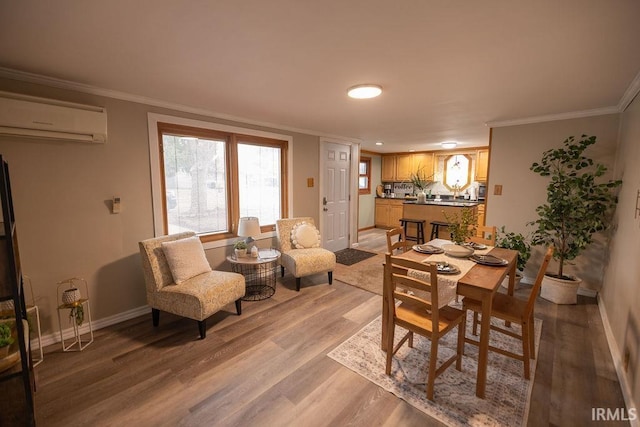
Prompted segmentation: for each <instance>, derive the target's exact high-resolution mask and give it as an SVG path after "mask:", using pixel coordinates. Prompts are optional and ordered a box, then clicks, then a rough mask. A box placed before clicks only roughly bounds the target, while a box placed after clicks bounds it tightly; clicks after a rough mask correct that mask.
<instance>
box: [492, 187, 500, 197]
mask: <svg viewBox="0 0 640 427" xmlns="http://www.w3.org/2000/svg"><path fill="white" fill-rule="evenodd" d="M493 195H494V196H502V185H500V184H496V185H495V186H494V187H493Z"/></svg>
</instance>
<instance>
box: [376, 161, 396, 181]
mask: <svg viewBox="0 0 640 427" xmlns="http://www.w3.org/2000/svg"><path fill="white" fill-rule="evenodd" d="M380 179H381V180H382V181H383V182H385V181H395V179H396V156H382V171H381V174H380Z"/></svg>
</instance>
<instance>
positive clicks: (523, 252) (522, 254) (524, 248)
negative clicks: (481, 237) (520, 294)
mask: <svg viewBox="0 0 640 427" xmlns="http://www.w3.org/2000/svg"><path fill="white" fill-rule="evenodd" d="M496 246H497V247H499V248H505V249H512V250H514V251H518V260H517V262H516V277H515V278H514V281H515V289H517V287H518V284H519V283H520V280H522V276H523V274H522V272H523V271H524V268H525V267H526V265H527V261H529V258H531V244H530V243H529V242H528V241H527V238H526V237H525V236H523V235H522V233H515V232H513V231H509V232H507V231H506V230H505V227H504V226H502V227H501V228H500V230H499V231H498V232H497V233H496ZM507 284H508V281H506V279H505V281H504V282H502V285H503V286H504V287H507Z"/></svg>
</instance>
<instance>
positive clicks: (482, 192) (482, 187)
mask: <svg viewBox="0 0 640 427" xmlns="http://www.w3.org/2000/svg"><path fill="white" fill-rule="evenodd" d="M486 197H487V184H478V200H481V201H483V200H485V198H486Z"/></svg>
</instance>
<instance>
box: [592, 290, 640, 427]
mask: <svg viewBox="0 0 640 427" xmlns="http://www.w3.org/2000/svg"><path fill="white" fill-rule="evenodd" d="M597 299H598V309H599V311H600V318H601V319H602V325H603V326H604V335H605V337H606V338H607V344H608V345H609V352H611V357H612V359H613V366H614V367H615V369H616V375H617V376H618V382H620V389H621V390H622V397H623V398H624V404H625V405H626V407H627V412H628V410H629V409H631V408H634V409H635V410H636V411H637V410H638V409H640V408H636V406H635V403H634V402H633V399H632V394H631V385H630V384H629V382H628V380H627V376H626V375H625V373H624V365H623V361H622V357H621V355H620V352H619V351H618V347H617V345H616V340H615V338H614V336H613V331H612V330H611V324H610V323H609V318H608V317H607V312H606V310H605V307H604V304H603V303H602V301H601V297H600V295H598V296H597ZM610 409H612V410H613V409H616V408H610ZM629 418H631V417H629ZM633 418H634V419H629V420H628V421H629V424H630V425H631V427H640V419H639V418H640V417H637V416H636V417H633Z"/></svg>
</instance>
